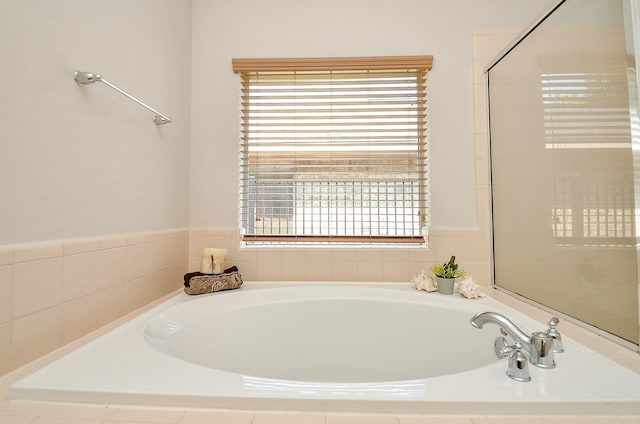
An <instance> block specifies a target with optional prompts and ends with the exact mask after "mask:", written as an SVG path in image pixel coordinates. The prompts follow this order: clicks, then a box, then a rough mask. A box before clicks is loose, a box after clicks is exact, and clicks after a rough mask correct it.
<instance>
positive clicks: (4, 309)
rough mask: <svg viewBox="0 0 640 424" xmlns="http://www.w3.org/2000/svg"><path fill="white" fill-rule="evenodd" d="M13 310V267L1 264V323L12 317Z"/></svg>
mask: <svg viewBox="0 0 640 424" xmlns="http://www.w3.org/2000/svg"><path fill="white" fill-rule="evenodd" d="M12 311H13V267H12V266H11V265H4V266H0V324H1V323H3V322H7V321H9V320H10V319H11V317H12Z"/></svg>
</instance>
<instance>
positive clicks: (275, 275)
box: [256, 260, 282, 281]
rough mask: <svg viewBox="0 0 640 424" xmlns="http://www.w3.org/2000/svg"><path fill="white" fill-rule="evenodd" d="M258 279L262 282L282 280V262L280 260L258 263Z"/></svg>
mask: <svg viewBox="0 0 640 424" xmlns="http://www.w3.org/2000/svg"><path fill="white" fill-rule="evenodd" d="M256 278H257V279H258V280H261V281H279V280H282V262H281V261H279V260H273V261H258V262H257V267H256Z"/></svg>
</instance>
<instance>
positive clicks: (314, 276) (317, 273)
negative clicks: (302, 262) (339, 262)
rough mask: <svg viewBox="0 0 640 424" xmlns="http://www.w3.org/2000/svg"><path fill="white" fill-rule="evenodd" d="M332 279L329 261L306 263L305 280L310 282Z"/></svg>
mask: <svg viewBox="0 0 640 424" xmlns="http://www.w3.org/2000/svg"><path fill="white" fill-rule="evenodd" d="M332 277H333V270H332V262H331V261H309V262H307V279H308V280H311V281H331V280H332Z"/></svg>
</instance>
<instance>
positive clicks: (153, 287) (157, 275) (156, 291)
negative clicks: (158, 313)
mask: <svg viewBox="0 0 640 424" xmlns="http://www.w3.org/2000/svg"><path fill="white" fill-rule="evenodd" d="M168 275H169V272H168V271H166V270H164V271H159V272H154V273H152V274H149V291H150V301H154V300H156V299H159V298H161V297H162V296H164V295H165V294H167V293H169V291H170V290H169V287H168V281H167V277H168Z"/></svg>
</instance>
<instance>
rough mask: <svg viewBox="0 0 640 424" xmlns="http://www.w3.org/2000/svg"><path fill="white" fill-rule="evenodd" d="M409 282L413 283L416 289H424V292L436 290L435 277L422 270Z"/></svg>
mask: <svg viewBox="0 0 640 424" xmlns="http://www.w3.org/2000/svg"><path fill="white" fill-rule="evenodd" d="M411 282H412V283H413V284H414V285H415V287H416V290H424V291H426V292H434V291H436V290H438V284H437V283H436V279H435V277H434V276H432V275H428V274H426V273H425V272H424V271H422V272H421V273H420V274H418V275H416V276H414V277H413V278H412V279H411Z"/></svg>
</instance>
